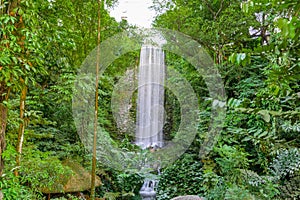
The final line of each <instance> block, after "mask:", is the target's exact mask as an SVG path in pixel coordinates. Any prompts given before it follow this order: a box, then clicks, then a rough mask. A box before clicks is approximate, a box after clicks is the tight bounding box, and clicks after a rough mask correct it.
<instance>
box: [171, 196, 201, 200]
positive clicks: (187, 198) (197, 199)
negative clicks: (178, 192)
mask: <svg viewBox="0 0 300 200" xmlns="http://www.w3.org/2000/svg"><path fill="white" fill-rule="evenodd" d="M171 200H204V199H203V198H201V197H199V196H197V195H185V196H178V197H175V198H173V199H171Z"/></svg>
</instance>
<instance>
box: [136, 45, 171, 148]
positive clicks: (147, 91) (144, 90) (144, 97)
mask: <svg viewBox="0 0 300 200" xmlns="http://www.w3.org/2000/svg"><path fill="white" fill-rule="evenodd" d="M164 79H165V63H164V52H163V50H162V49H161V48H159V47H154V46H150V45H144V46H142V49H141V56H140V65H139V76H138V86H139V88H138V100H137V101H138V102H137V122H136V144H137V145H139V146H141V147H142V148H143V149H145V148H148V147H150V146H152V147H162V146H163V131H162V129H163V124H164V119H163V118H164V107H163V103H164V86H163V85H164Z"/></svg>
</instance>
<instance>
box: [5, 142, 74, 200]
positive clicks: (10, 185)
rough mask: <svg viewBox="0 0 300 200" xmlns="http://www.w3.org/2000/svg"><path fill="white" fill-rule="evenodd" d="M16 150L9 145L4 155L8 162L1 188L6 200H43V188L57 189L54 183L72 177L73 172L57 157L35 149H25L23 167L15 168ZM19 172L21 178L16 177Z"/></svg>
mask: <svg viewBox="0 0 300 200" xmlns="http://www.w3.org/2000/svg"><path fill="white" fill-rule="evenodd" d="M16 154H17V153H16V151H15V149H14V148H13V147H12V146H11V145H9V146H8V147H7V149H6V151H5V152H4V153H3V156H4V158H5V160H7V161H10V162H6V167H5V172H4V174H3V175H2V177H1V185H0V188H1V189H2V192H3V194H4V196H5V199H26V200H31V199H41V198H42V196H43V195H42V193H41V189H42V188H51V187H55V185H54V183H57V182H59V181H62V180H61V179H62V177H68V176H70V175H71V173H72V172H71V170H70V169H69V168H68V167H65V166H63V165H62V164H61V162H60V160H58V159H57V158H56V157H53V156H49V155H48V154H47V153H43V152H40V151H38V150H36V149H34V147H28V148H25V149H24V153H23V156H22V163H21V164H22V165H21V166H20V167H17V168H16V167H15V156H16ZM14 170H18V171H19V174H20V176H15V175H14V173H13V172H14Z"/></svg>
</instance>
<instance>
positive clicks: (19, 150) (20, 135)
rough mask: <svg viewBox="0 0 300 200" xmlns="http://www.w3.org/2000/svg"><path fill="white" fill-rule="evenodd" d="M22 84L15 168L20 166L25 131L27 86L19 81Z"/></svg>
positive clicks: (16, 171)
mask: <svg viewBox="0 0 300 200" xmlns="http://www.w3.org/2000/svg"><path fill="white" fill-rule="evenodd" d="M21 82H22V85H23V87H22V91H21V96H20V124H19V131H18V143H17V157H16V164H17V167H18V166H20V164H21V154H22V147H23V141H24V131H25V120H24V113H25V101H26V94H27V86H26V85H24V80H23V79H21ZM14 173H15V175H16V176H18V175H19V173H18V168H16V170H15V171H14Z"/></svg>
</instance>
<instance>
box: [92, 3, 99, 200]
mask: <svg viewBox="0 0 300 200" xmlns="http://www.w3.org/2000/svg"><path fill="white" fill-rule="evenodd" d="M101 5H102V1H101V0H98V28H97V31H98V38H97V61H96V81H95V90H96V91H95V117H94V138H93V160H92V178H91V200H94V199H95V185H96V184H95V182H96V162H97V159H96V156H97V126H98V85H99V66H100V35H101Z"/></svg>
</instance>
